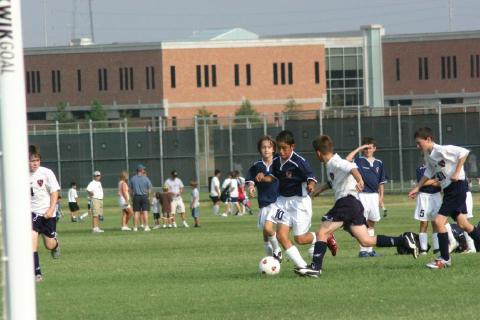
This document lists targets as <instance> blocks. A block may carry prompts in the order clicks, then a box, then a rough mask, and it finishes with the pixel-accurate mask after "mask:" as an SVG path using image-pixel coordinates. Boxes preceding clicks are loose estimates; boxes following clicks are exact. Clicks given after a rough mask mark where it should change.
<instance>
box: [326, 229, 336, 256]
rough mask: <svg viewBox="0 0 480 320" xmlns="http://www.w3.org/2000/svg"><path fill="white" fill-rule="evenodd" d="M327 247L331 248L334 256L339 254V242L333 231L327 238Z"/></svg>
mask: <svg viewBox="0 0 480 320" xmlns="http://www.w3.org/2000/svg"><path fill="white" fill-rule="evenodd" d="M327 247H328V249H329V250H330V252H331V253H332V256H334V257H335V256H336V255H337V251H338V243H337V239H335V236H334V235H333V233H332V234H331V235H330V236H329V237H328V239H327Z"/></svg>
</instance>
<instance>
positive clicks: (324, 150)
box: [295, 135, 418, 278]
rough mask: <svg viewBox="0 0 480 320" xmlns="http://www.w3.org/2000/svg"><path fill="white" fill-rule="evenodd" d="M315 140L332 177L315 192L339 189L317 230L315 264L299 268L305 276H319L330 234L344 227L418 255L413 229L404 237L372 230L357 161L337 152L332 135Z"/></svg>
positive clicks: (367, 240) (366, 241) (373, 242)
mask: <svg viewBox="0 0 480 320" xmlns="http://www.w3.org/2000/svg"><path fill="white" fill-rule="evenodd" d="M312 144H313V148H314V149H315V154H316V156H317V158H318V159H319V160H320V161H321V162H323V163H325V164H326V169H327V177H328V183H326V184H323V185H322V186H320V187H319V188H318V189H317V190H315V192H313V193H312V196H316V195H318V194H320V193H322V192H323V191H325V190H327V189H329V188H332V189H333V191H334V193H335V205H334V206H333V208H332V209H330V211H328V212H327V214H326V215H324V216H323V218H322V225H321V226H320V228H319V229H318V231H317V234H316V236H317V242H315V250H314V253H313V261H312V264H311V265H310V266H308V267H306V268H300V269H297V270H295V272H296V273H297V274H298V275H301V276H308V277H312V278H318V277H319V276H320V274H321V272H322V265H323V258H324V256H325V252H326V250H327V239H328V236H329V235H331V234H333V232H335V230H337V229H339V228H341V227H343V228H344V229H345V230H347V231H349V232H350V234H351V235H352V236H353V237H354V238H355V239H357V241H358V242H359V243H360V244H361V245H363V246H377V247H404V248H406V249H408V250H409V251H411V252H412V255H413V257H414V258H417V256H418V247H417V245H416V244H415V239H414V238H413V234H412V233H411V232H406V233H404V234H403V235H402V236H400V237H389V236H382V235H378V236H370V235H369V234H368V232H367V227H366V224H365V222H366V221H365V217H364V216H363V206H362V203H361V202H360V200H358V192H361V191H362V190H363V186H364V184H363V180H362V176H361V175H360V173H359V171H358V169H357V165H356V164H355V163H352V162H350V161H347V160H344V159H342V158H340V156H339V155H338V154H334V153H333V141H332V139H331V138H330V137H329V136H326V135H323V136H319V137H317V138H316V139H315V140H313V143H312Z"/></svg>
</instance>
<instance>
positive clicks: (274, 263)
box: [258, 256, 280, 276]
mask: <svg viewBox="0 0 480 320" xmlns="http://www.w3.org/2000/svg"><path fill="white" fill-rule="evenodd" d="M258 268H259V269H260V273H261V274H267V275H269V276H273V275H275V274H278V273H279V272H280V262H278V260H277V259H275V258H274V257H270V256H268V257H264V258H262V260H260V263H259V264H258Z"/></svg>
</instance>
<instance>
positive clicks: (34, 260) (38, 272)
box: [33, 252, 42, 275]
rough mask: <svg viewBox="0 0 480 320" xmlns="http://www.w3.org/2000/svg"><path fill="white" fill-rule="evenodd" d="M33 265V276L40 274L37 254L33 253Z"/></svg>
mask: <svg viewBox="0 0 480 320" xmlns="http://www.w3.org/2000/svg"><path fill="white" fill-rule="evenodd" d="M33 264H34V266H35V269H34V271H35V275H37V274H42V272H41V271H40V259H39V258H38V252H34V253H33Z"/></svg>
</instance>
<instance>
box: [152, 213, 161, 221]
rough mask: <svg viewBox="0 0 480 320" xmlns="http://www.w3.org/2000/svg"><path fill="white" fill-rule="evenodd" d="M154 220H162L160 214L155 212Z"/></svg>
mask: <svg viewBox="0 0 480 320" xmlns="http://www.w3.org/2000/svg"><path fill="white" fill-rule="evenodd" d="M153 219H157V220H158V219H160V212H154V213H153Z"/></svg>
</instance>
